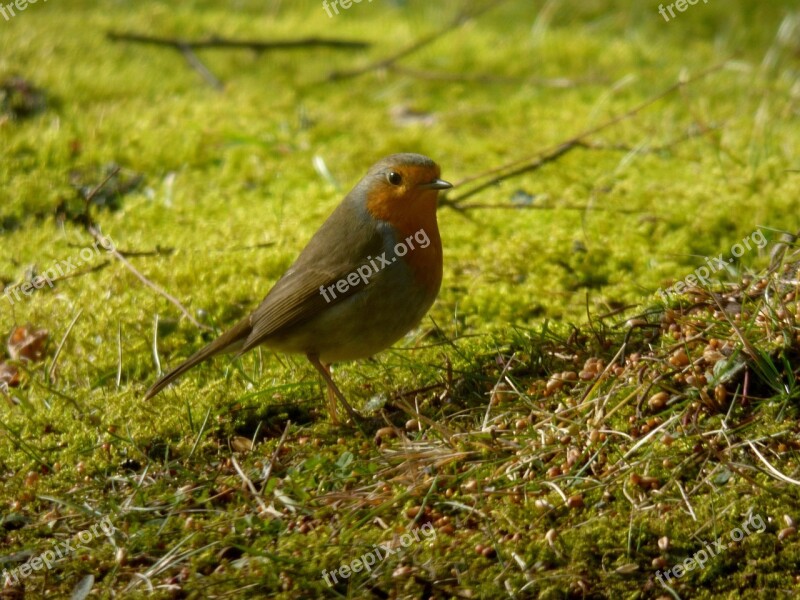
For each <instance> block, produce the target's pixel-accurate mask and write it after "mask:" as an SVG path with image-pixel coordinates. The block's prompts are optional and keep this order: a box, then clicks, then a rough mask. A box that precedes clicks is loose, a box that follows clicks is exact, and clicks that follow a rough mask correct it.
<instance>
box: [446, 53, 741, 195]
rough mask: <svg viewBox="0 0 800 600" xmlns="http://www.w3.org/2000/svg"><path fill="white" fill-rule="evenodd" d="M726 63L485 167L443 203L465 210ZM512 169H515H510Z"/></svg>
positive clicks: (681, 80)
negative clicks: (532, 151) (542, 146)
mask: <svg viewBox="0 0 800 600" xmlns="http://www.w3.org/2000/svg"><path fill="white" fill-rule="evenodd" d="M725 64H726V63H725V62H722V63H719V64H717V65H714V66H713V67H710V68H708V69H706V70H705V71H701V72H700V73H698V74H697V75H694V76H693V77H688V78H686V79H680V80H678V81H676V82H675V83H673V84H672V85H670V86H669V87H667V88H666V89H664V90H662V91H661V92H659V93H658V94H655V95H654V96H651V97H650V98H648V99H647V100H645V101H643V102H641V103H640V104H638V105H636V106H635V107H633V108H632V109H630V110H628V111H626V112H624V113H622V114H620V115H617V116H615V117H612V118H611V119H609V120H607V121H605V122H603V123H601V124H600V125H596V126H595V127H591V128H589V129H586V130H585V131H583V132H582V133H579V134H578V135H576V136H575V137H573V138H570V139H568V140H567V141H565V142H561V143H560V144H557V145H556V146H553V147H551V148H550V149H548V150H545V151H543V152H542V153H540V155H539V156H537V157H536V158H533V159H531V158H522V159H518V160H515V161H512V162H509V163H506V164H505V165H501V166H499V167H495V168H494V169H490V170H489V171H485V172H483V173H480V174H478V175H473V176H472V177H468V178H466V179H464V180H462V181H459V182H458V183H457V184H456V186H455V187H457V188H460V187H461V186H464V185H466V184H468V183H472V182H474V181H478V180H480V179H484V178H486V177H490V179H489V180H487V181H485V182H484V183H481V184H479V185H477V186H476V187H474V188H472V189H471V190H468V191H466V192H464V193H462V194H461V195H459V196H456V197H455V198H447V197H445V198H443V199H442V200H440V205H441V206H449V207H450V208H454V209H456V210H463V209H464V207H462V206H460V203H461V202H463V201H464V200H466V199H467V198H469V197H471V196H474V195H475V194H478V193H479V192H482V191H483V190H485V189H486V188H489V187H491V186H493V185H495V184H497V183H500V182H501V181H505V180H506V179H510V178H512V177H516V176H518V175H521V174H523V173H527V172H529V171H535V170H537V169H539V168H541V167H542V166H544V165H546V164H548V163H551V162H554V161H555V160H557V159H559V158H561V157H562V156H564V155H565V154H567V153H568V152H570V151H572V150H574V149H575V148H580V147H591V146H588V145H587V142H586V138H588V137H590V136H592V135H594V134H596V133H599V132H600V131H603V130H605V129H609V128H611V127H613V126H614V125H617V124H618V123H621V122H622V121H626V120H629V119H631V118H633V117H635V116H637V115H638V114H639V113H640V112H642V111H643V110H644V109H646V108H648V107H649V106H651V105H652V104H655V103H656V102H658V101H659V100H661V99H663V98H665V97H666V96H669V95H670V94H672V93H674V92H675V91H677V90H680V89H682V88H684V87H686V86H688V85H690V84H692V83H695V82H697V81H700V80H701V79H704V78H706V77H708V76H709V75H711V74H713V73H716V72H717V71H719V70H721V69H722V68H723V67H724V66H725ZM509 169H511V170H510V171H509ZM506 171H507V172H506Z"/></svg>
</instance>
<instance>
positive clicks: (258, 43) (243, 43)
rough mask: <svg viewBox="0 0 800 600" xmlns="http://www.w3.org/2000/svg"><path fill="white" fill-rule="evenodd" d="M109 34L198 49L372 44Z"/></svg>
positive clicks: (365, 44) (359, 46) (122, 39)
mask: <svg viewBox="0 0 800 600" xmlns="http://www.w3.org/2000/svg"><path fill="white" fill-rule="evenodd" d="M106 37H107V38H108V39H109V40H111V41H114V42H134V43H137V44H151V45H154V46H169V47H171V48H175V49H176V50H183V49H184V48H191V49H192V50H197V49H198V48H230V49H245V50H255V51H257V52H266V51H270V50H297V49H301V48H341V49H344V50H361V49H364V48H368V47H369V46H370V43H369V42H361V41H353V40H340V39H326V38H318V37H310V38H301V39H298V40H276V41H262V40H231V39H227V38H221V37H216V36H212V37H209V38H206V39H204V40H194V41H192V40H182V39H177V38H166V37H158V36H151V35H144V34H140V33H117V32H114V31H109V32H107V33H106Z"/></svg>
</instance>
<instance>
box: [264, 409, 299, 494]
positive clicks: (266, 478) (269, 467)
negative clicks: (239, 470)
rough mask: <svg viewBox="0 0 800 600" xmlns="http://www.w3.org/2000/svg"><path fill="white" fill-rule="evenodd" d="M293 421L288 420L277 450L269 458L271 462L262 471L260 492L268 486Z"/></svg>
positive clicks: (276, 447)
mask: <svg viewBox="0 0 800 600" xmlns="http://www.w3.org/2000/svg"><path fill="white" fill-rule="evenodd" d="M291 424H292V421H291V420H287V421H286V427H285V428H284V429H283V435H281V439H279V440H278V445H277V446H275V450H273V451H272V456H270V458H269V464H267V465H265V466H264V470H263V471H262V473H261V479H263V481H262V482H261V491H260V492H259V493H260V494H263V493H264V488H266V487H267V482H268V481H269V476H270V474H271V473H272V467H273V466H275V461H276V460H277V459H278V454H280V452H281V448H282V447H283V444H284V442H285V441H286V436H287V435H288V434H289V427H290V426H291Z"/></svg>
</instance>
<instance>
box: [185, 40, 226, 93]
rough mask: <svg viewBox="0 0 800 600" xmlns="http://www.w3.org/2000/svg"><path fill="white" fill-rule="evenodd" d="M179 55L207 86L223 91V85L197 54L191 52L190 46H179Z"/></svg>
mask: <svg viewBox="0 0 800 600" xmlns="http://www.w3.org/2000/svg"><path fill="white" fill-rule="evenodd" d="M180 50H181V54H183V57H184V58H185V59H186V62H187V63H189V66H190V67H192V68H193V69H194V70H195V71H197V72H198V73H199V74H200V77H202V78H203V79H204V80H205V81H206V83H208V85H210V86H211V87H213V88H214V89H215V90H218V91H222V90H223V89H225V85H224V84H223V83H222V81H220V80H219V79H218V78H217V76H216V75H214V73H212V72H211V69H209V68H208V67H207V66H206V65H205V63H204V62H203V61H202V60H200V58H199V57H198V56H197V54H195V53H194V51H192V48H191V46H189V45H188V44H185V43H184V44H181V46H180Z"/></svg>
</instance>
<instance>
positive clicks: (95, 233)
mask: <svg viewBox="0 0 800 600" xmlns="http://www.w3.org/2000/svg"><path fill="white" fill-rule="evenodd" d="M117 173H119V167H116V168H114V169H113V170H112V171H111V172H110V173H109V174H108V175H107V176H106V178H105V179H103V181H101V182H100V183H99V184H97V186H95V188H94V189H93V190H92V191H91V192H89V194H88V195H87V196H86V204H85V209H84V219H85V222H86V230H87V231H88V232H89V234H90V235H91V236H92V237H93V238H94V239H95V241H97V242H98V243H99V244H101V245H102V246H103V247H105V244H103V239H104V238H103V235H102V234H101V233H100V231H99V229H98V228H97V226H96V225H95V224H94V221H92V217H91V214H90V210H91V203H92V198H94V197H95V195H97V193H98V192H99V191H100V190H101V189H102V188H103V186H104V185H105V184H106V183H108V181H109V180H110V179H111V178H112V177H113V176H114V175H116V174H117ZM109 253H111V255H112V256H113V257H114V258H116V259H117V260H118V261H120V262H121V263H122V264H123V265H124V266H125V268H127V269H128V270H129V271H130V272H131V273H133V274H134V275H135V276H136V278H137V279H139V281H141V282H142V283H144V284H145V285H146V286H147V287H149V288H150V289H152V290H155V291H156V292H157V293H158V294H160V295H161V296H163V297H164V298H166V299H167V300H169V301H170V302H171V303H172V304H174V305H175V306H176V307H177V308H178V309H179V310H180V311H181V312H182V313H183V314H184V315H185V316H186V318H187V319H189V321H191V323H192V324H193V325H194V326H195V327H197V328H198V329H210V328H209V327H207V326H205V325H202V324H200V322H199V321H197V319H195V318H194V317H193V316H192V315H191V313H190V312H189V311H188V310H187V309H186V307H185V306H183V304H181V303H180V301H179V300H178V299H177V298H175V297H174V296H173V295H172V294H170V293H169V292H167V291H166V290H165V289H163V288H161V287H159V286H158V285H156V284H155V283H153V282H152V281H150V280H149V279H148V278H147V277H145V276H144V275H142V273H141V272H140V271H139V270H138V269H137V268H136V267H134V266H133V265H132V264H131V263H130V262H129V261H128V259H127V258H125V257H124V256H122V254H121V253H120V252H119V251H118V250H117V249H116V248H114V247H113V246H112V247H111V248H110V249H109Z"/></svg>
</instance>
